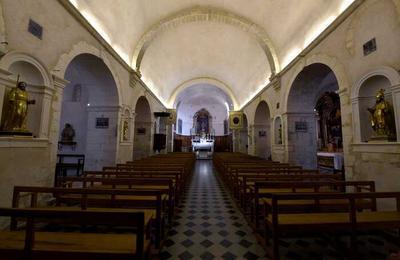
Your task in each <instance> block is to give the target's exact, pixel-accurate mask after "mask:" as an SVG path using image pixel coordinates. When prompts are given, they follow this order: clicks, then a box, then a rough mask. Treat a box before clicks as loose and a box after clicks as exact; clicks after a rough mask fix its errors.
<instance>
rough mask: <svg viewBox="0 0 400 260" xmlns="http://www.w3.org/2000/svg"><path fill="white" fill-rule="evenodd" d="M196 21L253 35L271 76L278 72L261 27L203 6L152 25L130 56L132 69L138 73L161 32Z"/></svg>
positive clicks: (265, 34) (270, 42) (231, 14)
mask: <svg viewBox="0 0 400 260" xmlns="http://www.w3.org/2000/svg"><path fill="white" fill-rule="evenodd" d="M198 21H213V22H219V23H225V24H228V25H232V26H235V27H239V28H240V29H242V30H244V31H246V32H249V33H251V34H253V35H254V36H255V38H256V39H257V41H258V43H259V44H260V46H261V48H262V49H263V51H264V53H265V55H266V57H267V59H268V61H269V65H270V67H271V72H272V75H275V74H276V73H277V72H279V71H280V68H279V60H278V55H277V53H276V50H275V48H274V46H273V43H272V41H271V39H270V38H269V36H268V34H267V32H266V31H265V30H264V29H263V28H262V27H261V26H259V25H258V24H255V23H254V22H251V21H250V20H248V19H247V18H245V17H243V16H240V15H237V14H234V13H231V12H228V11H226V10H223V9H219V8H211V7H204V6H197V7H192V8H188V9H184V10H181V11H179V12H177V13H175V14H173V15H171V16H169V17H167V18H165V19H163V20H161V21H159V22H157V23H156V24H155V25H153V26H152V27H151V28H150V29H149V30H148V31H147V32H146V33H145V34H144V35H143V36H142V38H141V39H140V40H139V42H138V43H137V44H136V47H135V49H134V51H133V54H132V67H133V68H136V71H138V72H140V66H141V62H142V60H143V57H144V54H145V52H146V50H147V48H148V47H149V46H150V45H151V42H152V41H153V40H154V39H155V38H156V37H157V35H159V34H160V33H161V32H163V31H166V30H169V29H171V28H176V27H178V26H179V25H182V24H185V23H193V22H198Z"/></svg>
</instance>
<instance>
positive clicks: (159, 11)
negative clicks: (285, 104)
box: [69, 0, 354, 109]
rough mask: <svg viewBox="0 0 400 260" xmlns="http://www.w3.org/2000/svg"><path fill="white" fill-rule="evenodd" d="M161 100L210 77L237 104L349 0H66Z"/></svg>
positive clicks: (168, 99)
mask: <svg viewBox="0 0 400 260" xmlns="http://www.w3.org/2000/svg"><path fill="white" fill-rule="evenodd" d="M69 1H70V2H71V4H73V5H74V6H75V7H76V8H77V9H78V10H79V11H80V12H81V14H82V15H83V16H84V17H85V18H86V19H87V20H88V21H89V23H91V25H92V26H93V27H94V28H95V29H96V30H97V31H98V32H99V33H100V35H102V37H103V38H104V39H105V40H106V41H107V42H108V43H109V44H110V45H111V46H112V47H113V48H114V50H115V51H116V52H117V53H118V54H119V55H120V56H121V58H122V59H124V60H125V61H126V62H127V63H128V64H129V65H130V66H131V67H132V68H133V69H135V70H136V71H138V72H139V73H140V74H141V75H142V80H143V81H144V82H145V83H146V84H147V86H148V87H149V88H150V89H151V90H152V91H153V92H154V94H156V95H157V96H158V97H159V99H160V100H161V101H162V102H163V103H164V104H165V105H166V106H167V107H172V105H173V103H174V101H175V100H171V96H173V94H174V93H176V89H179V87H180V86H182V85H183V84H185V83H187V82H190V81H191V80H195V81H196V82H201V80H202V79H204V81H207V82H209V81H210V80H214V81H218V82H221V84H223V85H224V86H226V88H228V89H230V91H229V94H230V95H231V99H232V100H235V101H236V104H235V109H239V108H240V107H242V106H243V105H244V104H245V103H246V102H247V101H248V100H250V99H251V98H252V97H253V96H254V95H256V94H257V93H258V92H259V91H260V90H261V89H262V88H263V87H264V86H266V84H268V82H269V78H270V76H271V75H273V74H275V73H278V72H279V71H280V70H282V69H283V68H284V67H285V66H286V65H288V64H289V63H290V61H291V60H293V59H294V58H295V57H296V56H297V54H299V53H300V52H301V51H302V50H303V49H305V48H306V47H307V46H308V45H309V44H310V43H311V42H312V40H314V39H315V38H316V37H317V36H318V35H319V34H320V33H321V32H322V31H323V30H324V29H325V28H326V27H327V26H328V25H329V24H331V23H332V22H333V21H334V20H335V19H336V18H337V17H338V16H339V15H340V14H341V13H342V12H343V11H344V10H345V9H346V8H347V7H348V6H349V5H350V4H351V3H352V2H353V1H354V0H251V1H248V0H69Z"/></svg>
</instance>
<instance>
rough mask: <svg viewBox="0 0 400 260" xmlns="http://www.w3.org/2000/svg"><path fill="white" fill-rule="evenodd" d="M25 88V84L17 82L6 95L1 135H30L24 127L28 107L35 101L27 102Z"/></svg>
mask: <svg viewBox="0 0 400 260" xmlns="http://www.w3.org/2000/svg"><path fill="white" fill-rule="evenodd" d="M26 86H27V84H26V83H25V82H18V83H17V86H16V87H14V88H12V89H11V90H10V92H9V93H8V95H7V99H6V102H5V107H4V109H5V111H4V120H3V125H2V127H1V130H2V132H3V133H4V132H5V133H8V134H16V135H18V134H30V133H29V131H28V129H27V126H26V120H27V115H28V105H31V104H35V100H29V98H28V93H27V91H26Z"/></svg>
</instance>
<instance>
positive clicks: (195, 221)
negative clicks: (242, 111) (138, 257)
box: [161, 160, 265, 259]
mask: <svg viewBox="0 0 400 260" xmlns="http://www.w3.org/2000/svg"><path fill="white" fill-rule="evenodd" d="M215 175H216V173H215V172H214V167H213V165H212V161H211V160H198V161H197V162H196V166H195V172H194V174H193V178H192V180H191V183H190V184H189V185H188V187H187V189H186V193H185V196H184V198H183V200H182V202H181V204H180V206H179V209H178V213H177V216H176V217H175V219H174V222H173V227H172V229H171V230H170V232H169V233H168V236H169V237H168V238H167V240H166V242H165V246H164V250H163V252H162V253H161V259H265V257H264V255H265V251H264V250H263V249H262V247H261V246H260V245H259V244H258V243H257V240H256V238H255V236H254V235H253V234H252V230H251V228H250V227H249V226H248V225H247V223H246V221H245V220H244V217H243V215H242V214H241V212H240V211H239V210H238V209H237V208H236V206H235V203H234V202H233V201H232V199H231V197H230V196H229V194H228V192H227V191H225V189H224V187H223V185H222V183H220V181H219V180H218V179H217V178H216V176H215Z"/></svg>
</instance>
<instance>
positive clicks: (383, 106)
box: [368, 89, 396, 140]
mask: <svg viewBox="0 0 400 260" xmlns="http://www.w3.org/2000/svg"><path fill="white" fill-rule="evenodd" d="M384 91H385V90H384V89H381V90H379V91H378V93H377V94H376V101H375V106H374V107H372V108H368V111H369V113H370V121H371V126H372V129H373V130H374V133H375V135H374V136H372V138H371V139H375V140H377V139H380V140H385V139H386V140H390V139H393V138H395V135H396V130H395V121H394V112H393V106H392V105H391V104H390V103H389V102H388V101H386V100H385V93H384Z"/></svg>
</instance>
